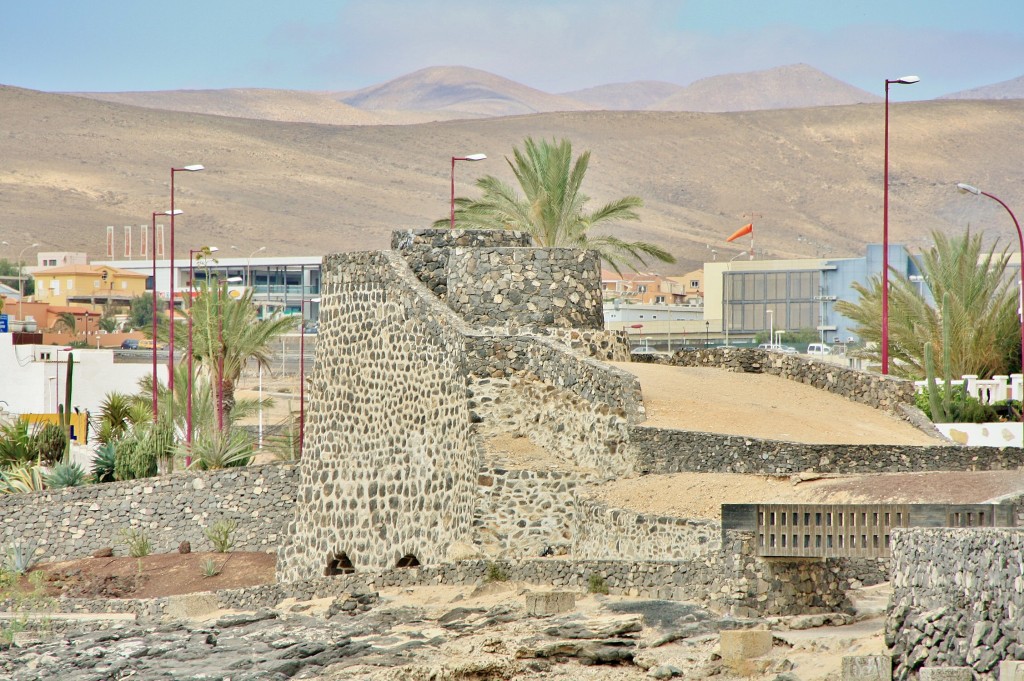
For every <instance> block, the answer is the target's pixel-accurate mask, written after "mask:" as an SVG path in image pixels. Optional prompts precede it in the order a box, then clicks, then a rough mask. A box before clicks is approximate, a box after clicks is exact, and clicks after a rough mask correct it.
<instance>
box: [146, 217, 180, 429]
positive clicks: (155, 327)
mask: <svg viewBox="0 0 1024 681" xmlns="http://www.w3.org/2000/svg"><path fill="white" fill-rule="evenodd" d="M173 213H174V211H173V210H165V211H161V212H158V213H153V223H152V225H153V229H152V243H153V248H152V251H153V423H154V424H155V423H156V420H157V389H156V388H157V377H156V329H157V324H156V311H157V306H156V216H157V215H172V214H173ZM178 213H179V214H180V213H181V211H180V210H179V211H178ZM172 286H173V284H172ZM171 328H172V329H173V328H174V326H173V325H172V326H171ZM173 373H174V370H173V368H172V370H171V374H173Z"/></svg>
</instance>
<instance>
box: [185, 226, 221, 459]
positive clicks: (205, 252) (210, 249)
mask: <svg viewBox="0 0 1024 681" xmlns="http://www.w3.org/2000/svg"><path fill="white" fill-rule="evenodd" d="M218 250H220V249H219V248H217V247H216V246H203V247H202V248H190V249H189V250H188V407H187V410H186V413H185V432H186V437H187V440H188V449H189V455H188V456H186V457H185V466H186V467H188V466H189V465H191V463H192V386H193V384H194V383H195V378H194V376H193V371H192V355H193V354H194V351H193V345H192V320H193V318H194V314H193V310H192V306H193V305H194V304H195V268H194V266H193V261H192V258H193V257H194V256H195V255H196V254H197V253H201V254H202V256H203V258H207V257H209V256H210V255H211V254H213V253H216V252H217V251H218ZM206 283H207V290H209V283H210V282H209V281H207V282H206ZM207 323H209V315H207Z"/></svg>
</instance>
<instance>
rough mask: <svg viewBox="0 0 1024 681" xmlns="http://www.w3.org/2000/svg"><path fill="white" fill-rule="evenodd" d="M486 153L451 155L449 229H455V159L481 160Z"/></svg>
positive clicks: (485, 156)
mask: <svg viewBox="0 0 1024 681" xmlns="http://www.w3.org/2000/svg"><path fill="white" fill-rule="evenodd" d="M485 158H487V154H470V155H469V156H452V193H451V203H450V205H451V213H452V222H451V229H455V162H456V161H482V160H484V159H485Z"/></svg>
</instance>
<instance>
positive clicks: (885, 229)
mask: <svg viewBox="0 0 1024 681" xmlns="http://www.w3.org/2000/svg"><path fill="white" fill-rule="evenodd" d="M919 80H921V79H920V78H918V77H917V76H903V77H901V78H893V79H891V80H890V79H888V78H886V79H885V172H884V183H885V187H884V188H883V191H882V373H883V374H888V373H889V86H890V85H913V84H914V83H916V82H917V81H919Z"/></svg>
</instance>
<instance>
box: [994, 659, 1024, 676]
mask: <svg viewBox="0 0 1024 681" xmlns="http://www.w3.org/2000/svg"><path fill="white" fill-rule="evenodd" d="M999 681H1024V662H1021V661H1020V660H1003V661H1002V662H1000V663H999Z"/></svg>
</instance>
